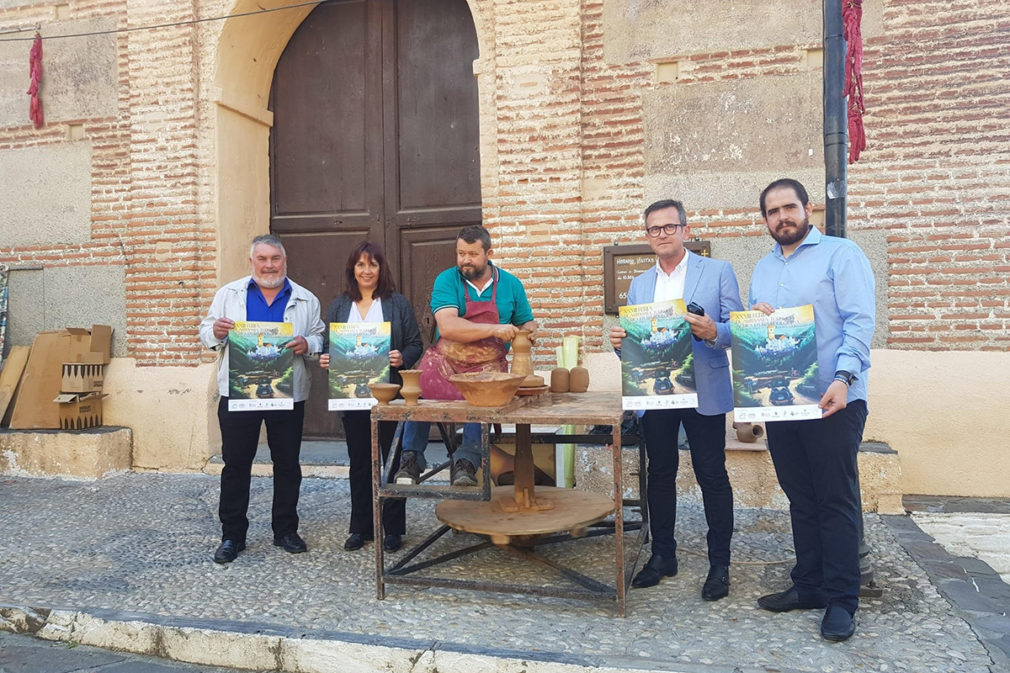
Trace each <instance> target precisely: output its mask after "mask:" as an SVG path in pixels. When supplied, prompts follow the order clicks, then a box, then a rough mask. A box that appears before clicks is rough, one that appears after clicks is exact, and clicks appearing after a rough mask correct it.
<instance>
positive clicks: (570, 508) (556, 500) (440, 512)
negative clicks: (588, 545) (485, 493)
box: [435, 486, 614, 538]
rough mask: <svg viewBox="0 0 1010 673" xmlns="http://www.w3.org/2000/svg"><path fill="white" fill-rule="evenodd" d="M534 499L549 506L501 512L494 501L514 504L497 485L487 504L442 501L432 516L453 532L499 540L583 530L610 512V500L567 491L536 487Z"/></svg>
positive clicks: (509, 490) (507, 488)
mask: <svg viewBox="0 0 1010 673" xmlns="http://www.w3.org/2000/svg"><path fill="white" fill-rule="evenodd" d="M535 498H536V501H537V502H541V501H549V502H550V504H551V505H553V507H551V508H550V509H537V508H533V509H528V510H525V509H524V510H520V511H518V512H504V511H502V508H501V505H500V504H499V503H498V502H496V501H498V500H501V499H504V500H505V501H506V502H507V503H514V502H515V496H514V490H513V488H512V487H511V486H499V487H497V488H494V489H492V492H491V500H490V501H486V502H474V501H472V500H443V501H442V502H440V503H439V504H438V506H437V507H436V508H435V516H436V517H438V520H439V521H441V522H442V523H444V524H446V525H447V526H449V527H450V528H453V529H455V530H460V531H464V532H467V533H477V534H478V535H490V536H492V537H498V538H500V537H501V536H509V537H512V536H517V535H543V534H546V533H557V532H560V531H566V530H572V529H580V528H585V527H586V526H588V525H589V524H591V523H595V522H597V521H599V520H601V519H604V518H606V517H607V516H608V515H610V514H612V513H613V511H614V501H613V499H611V498H610V497H608V496H606V495H602V494H600V493H589V492H586V491H576V490H573V489H570V488H554V487H550V486H538V487H537V488H536V493H535Z"/></svg>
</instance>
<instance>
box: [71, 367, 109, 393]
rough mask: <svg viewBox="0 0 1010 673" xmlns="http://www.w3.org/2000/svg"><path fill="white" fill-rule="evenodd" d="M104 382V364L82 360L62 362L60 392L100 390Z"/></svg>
mask: <svg viewBox="0 0 1010 673" xmlns="http://www.w3.org/2000/svg"><path fill="white" fill-rule="evenodd" d="M104 382H105V365H90V364H86V363H84V362H64V363H63V379H62V381H61V383H60V392H61V393H91V392H101V391H102V384H103V383H104Z"/></svg>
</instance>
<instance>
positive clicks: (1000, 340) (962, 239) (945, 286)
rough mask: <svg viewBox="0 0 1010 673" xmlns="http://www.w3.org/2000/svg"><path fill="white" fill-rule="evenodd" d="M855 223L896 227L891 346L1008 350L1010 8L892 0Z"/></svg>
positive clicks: (869, 82) (854, 175)
mask: <svg viewBox="0 0 1010 673" xmlns="http://www.w3.org/2000/svg"><path fill="white" fill-rule="evenodd" d="M885 21H886V27H887V35H886V38H885V39H878V40H873V41H871V42H870V43H869V44H867V45H866V47H867V48H866V55H865V59H866V61H865V62H866V75H865V80H864V81H865V86H866V95H867V100H868V102H869V105H870V106H871V109H870V114H869V116H868V117H867V119H866V123H867V127H868V129H869V130H868V136H869V143H870V144H871V150H870V151H868V152H866V153H865V154H864V159H863V160H862V161H860V162H859V164H858V165H857V166H855V167H854V168H853V169H852V171H851V173H850V183H851V195H850V205H851V212H852V215H851V221H852V226H854V227H875V228H882V229H885V230H886V231H887V234H888V238H887V240H888V252H889V256H888V262H889V268H890V273H889V277H888V279H887V283H888V294H889V301H888V313H889V319H890V320H889V323H890V324H889V329H890V337H889V339H888V345H889V347H891V348H896V349H909V350H911V349H915V350H1000V351H1007V350H1010V282H1008V280H1007V278H1008V271H1010V142H1008V141H1010V127H1008V125H1007V122H1008V120H1010V112H1008V111H1010V79H1008V78H1007V72H1008V68H1010V37H1008V35H1010V7H1008V6H1007V5H1006V4H1004V3H992V2H982V1H977V2H954V3H950V2H909V1H907V0H900V1H892V2H888V3H887V4H886V8H885Z"/></svg>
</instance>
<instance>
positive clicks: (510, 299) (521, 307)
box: [431, 262, 533, 337]
mask: <svg viewBox="0 0 1010 673" xmlns="http://www.w3.org/2000/svg"><path fill="white" fill-rule="evenodd" d="M488 264H489V265H491V262H488ZM491 266H492V268H493V270H494V271H496V272H497V274H498V281H497V283H489V284H488V286H487V287H486V288H485V289H484V291H483V292H479V293H478V292H477V290H475V289H474V288H473V286H469V285H468V286H467V288H468V289H469V290H470V300H471V301H490V299H491V292H492V289H493V287H494V285H497V286H498V291H497V293H496V294H495V305H496V306H497V307H498V322H499V324H502V325H507V324H512V325H515V326H517V327H518V326H520V325H523V324H525V323H528V322H529V321H530V320H533V309H531V308H530V302H529V300H528V299H527V298H526V290H525V288H523V284H522V282H520V280H519V279H518V278H516V277H515V276H513V275H512V274H511V273H509V272H508V271H505V270H504V269H501V268H499V267H496V266H494V265H491ZM464 285H466V280H465V279H464V278H463V276H462V275H460V273H459V269H457V268H456V267H452V268H449V269H446V270H445V271H443V272H442V273H440V274H438V276H437V277H436V278H435V284H434V285H433V286H432V288H431V312H432V314H434V313H436V312H438V310H439V309H443V308H456V310H458V311H459V315H460V317H461V318H465V317H466V295H465V294H464V291H463V287H464ZM437 336H438V335H437V334H436V337H437Z"/></svg>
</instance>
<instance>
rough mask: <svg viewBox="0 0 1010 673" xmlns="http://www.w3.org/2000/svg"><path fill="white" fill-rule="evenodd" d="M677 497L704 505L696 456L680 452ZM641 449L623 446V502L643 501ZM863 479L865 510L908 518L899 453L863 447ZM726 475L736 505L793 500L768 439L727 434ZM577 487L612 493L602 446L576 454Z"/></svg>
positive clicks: (784, 505) (780, 505)
mask: <svg viewBox="0 0 1010 673" xmlns="http://www.w3.org/2000/svg"><path fill="white" fill-rule="evenodd" d="M680 451H681V454H680V469H679V470H678V474H677V497H678V498H683V500H684V501H685V502H690V503H693V504H701V489H700V488H699V487H698V483H697V481H695V478H694V470H693V469H692V467H691V452H690V451H689V450H687V448H686V447H683V446H682V447H681V449H680ZM638 461H639V458H638V447H637V446H636V447H627V446H626V447H624V451H623V452H622V467H621V469H622V471H623V476H624V481H623V483H624V497H625V499H633V498H637V497H638V471H639V470H638V464H639V463H638ZM858 461H859V479H860V488H861V489H862V494H863V509H864V510H865V511H868V512H878V513H880V514H903V513H904V512H905V510H904V507H903V506H902V502H901V497H902V492H901V463H900V461H899V459H898V453H897V451H894V450H893V449H891V447H890V446H888V445H887V444H884V443H881V442H863V443H862V444H861V445H860V447H859V456H858ZM726 471H727V472H729V479H730V482H731V483H732V484H733V501H734V504H735V505H737V506H740V507H762V508H771V509H788V507H789V501H788V500H787V499H786V496H785V494H784V493H783V492H782V489H781V488H780V487H779V484H778V479H777V478H776V476H775V468H774V466H773V465H772V460H771V455H770V454H769V453H768V447H767V444H766V442H765V440H764V439H760V440H758V441H757V442H754V443H750V444H745V443H743V442H740V441H739V440H738V439H737V437H736V433H733V434H732V435H730V434H727V439H726ZM575 481H576V484H577V486H576V488H585V489H587V490H592V491H599V492H604V493H612V492H613V487H612V484H613V458H612V457H611V454H610V451H609V450H608V449H605V448H603V447H599V446H579V447H577V449H576V454H575Z"/></svg>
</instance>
